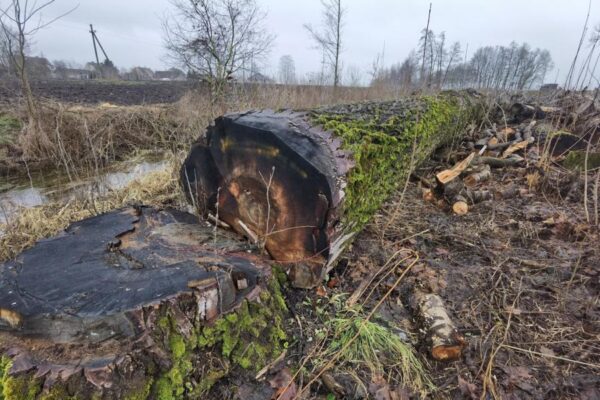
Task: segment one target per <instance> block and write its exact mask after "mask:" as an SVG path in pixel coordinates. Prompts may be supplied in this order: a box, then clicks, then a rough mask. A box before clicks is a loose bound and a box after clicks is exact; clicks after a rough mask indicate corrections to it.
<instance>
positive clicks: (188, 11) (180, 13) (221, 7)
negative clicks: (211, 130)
mask: <svg viewBox="0 0 600 400" xmlns="http://www.w3.org/2000/svg"><path fill="white" fill-rule="evenodd" d="M171 4H172V5H173V7H174V14H173V15H171V16H169V17H167V18H166V19H165V20H164V21H163V28H164V31H165V39H164V40H165V46H166V49H167V51H168V54H169V55H170V56H171V58H172V59H173V60H174V61H175V62H176V63H177V64H179V65H181V66H184V67H185V68H187V69H188V70H189V71H190V72H191V74H192V75H195V76H197V77H199V78H200V79H202V80H204V81H206V82H208V84H209V86H210V89H211V94H212V95H213V100H221V99H222V96H223V94H224V90H225V88H226V85H227V82H228V81H229V80H231V79H233V78H234V75H235V74H236V73H238V72H240V71H241V70H242V69H243V68H244V66H245V65H251V64H252V63H253V62H256V61H258V60H259V59H261V58H263V57H264V56H265V55H266V54H267V53H268V52H269V50H270V46H271V43H272V41H273V36H272V35H270V34H269V33H268V32H267V31H266V30H265V29H264V28H263V23H264V19H265V17H266V14H265V13H264V12H262V11H261V9H260V8H259V7H258V5H257V4H256V1H255V0H171Z"/></svg>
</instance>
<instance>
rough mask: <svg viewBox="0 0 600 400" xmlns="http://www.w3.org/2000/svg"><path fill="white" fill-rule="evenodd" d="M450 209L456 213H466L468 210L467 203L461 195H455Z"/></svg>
mask: <svg viewBox="0 0 600 400" xmlns="http://www.w3.org/2000/svg"><path fill="white" fill-rule="evenodd" d="M452 211H454V214H456V215H466V214H467V213H468V212H469V204H468V203H467V199H465V198H464V197H463V196H455V197H454V199H453V201H452Z"/></svg>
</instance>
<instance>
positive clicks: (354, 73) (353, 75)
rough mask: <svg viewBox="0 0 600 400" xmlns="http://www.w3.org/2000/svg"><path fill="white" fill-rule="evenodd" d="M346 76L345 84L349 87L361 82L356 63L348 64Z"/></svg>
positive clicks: (356, 85)
mask: <svg viewBox="0 0 600 400" xmlns="http://www.w3.org/2000/svg"><path fill="white" fill-rule="evenodd" d="M346 76H347V77H348V81H347V83H346V84H347V85H348V86H351V87H358V86H360V85H361V83H362V71H361V70H360V68H359V67H357V66H356V65H350V66H349V67H348V69H347V71H346Z"/></svg>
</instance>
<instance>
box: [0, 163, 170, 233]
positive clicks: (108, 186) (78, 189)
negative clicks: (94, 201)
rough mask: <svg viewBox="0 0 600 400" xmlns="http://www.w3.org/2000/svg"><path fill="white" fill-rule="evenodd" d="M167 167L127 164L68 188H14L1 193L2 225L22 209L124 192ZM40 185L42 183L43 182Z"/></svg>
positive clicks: (160, 164) (21, 185) (157, 164)
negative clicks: (119, 169) (92, 194)
mask: <svg viewBox="0 0 600 400" xmlns="http://www.w3.org/2000/svg"><path fill="white" fill-rule="evenodd" d="M167 167H168V162H167V161H165V160H159V161H142V162H138V163H136V164H133V165H132V164H129V165H127V164H125V165H124V166H122V167H121V168H123V169H122V170H121V171H114V172H105V173H103V174H102V175H100V176H99V177H96V178H91V179H87V180H82V181H76V182H70V183H68V184H66V185H65V184H61V183H60V182H59V180H56V179H53V181H54V183H53V184H50V185H48V186H39V187H38V186H35V184H34V186H31V184H30V183H29V182H27V183H25V184H24V183H23V182H21V183H20V184H15V186H16V187H15V188H13V189H10V190H7V191H5V192H3V193H0V224H2V223H6V222H7V221H8V220H10V217H11V216H12V215H14V213H15V212H17V210H18V209H19V208H23V207H24V208H31V207H36V206H40V205H43V204H46V203H48V202H50V201H58V202H67V201H68V200H69V199H71V198H84V197H86V196H89V195H90V194H91V193H94V194H96V195H100V196H102V195H105V194H107V193H108V192H109V191H111V190H119V189H123V188H124V187H126V186H127V185H128V184H129V183H131V182H132V181H133V180H135V179H138V178H140V177H142V176H144V175H146V174H149V173H151V172H155V171H161V170H164V169H166V168H167ZM41 181H42V182H43V179H42V180H41ZM0 235H1V232H0Z"/></svg>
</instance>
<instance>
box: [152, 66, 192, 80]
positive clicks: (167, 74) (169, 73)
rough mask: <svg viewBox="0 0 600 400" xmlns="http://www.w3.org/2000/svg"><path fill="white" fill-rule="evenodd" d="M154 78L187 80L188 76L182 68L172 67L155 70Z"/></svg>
mask: <svg viewBox="0 0 600 400" xmlns="http://www.w3.org/2000/svg"><path fill="white" fill-rule="evenodd" d="M154 79H155V80H157V81H185V80H186V79H187V78H186V76H185V72H183V71H182V70H180V69H178V68H171V69H169V70H166V71H156V72H154Z"/></svg>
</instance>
